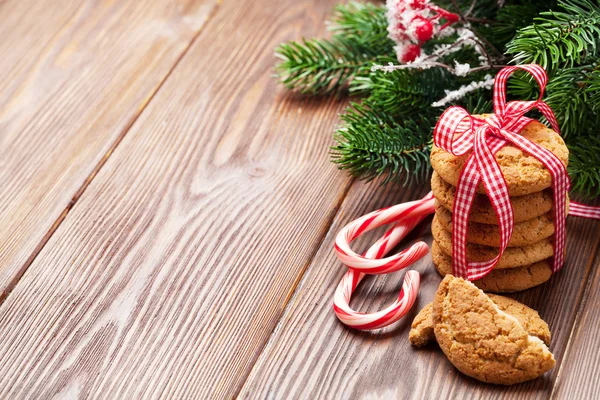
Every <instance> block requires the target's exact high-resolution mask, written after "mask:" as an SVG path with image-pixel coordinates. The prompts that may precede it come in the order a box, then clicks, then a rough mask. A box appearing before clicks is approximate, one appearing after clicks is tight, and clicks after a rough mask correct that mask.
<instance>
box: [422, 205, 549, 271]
mask: <svg viewBox="0 0 600 400" xmlns="http://www.w3.org/2000/svg"><path fill="white" fill-rule="evenodd" d="M431 233H432V234H433V238H434V239H435V241H436V242H437V243H438V245H439V246H440V248H441V249H442V251H443V252H444V253H446V254H447V255H448V256H449V257H452V234H450V233H448V232H446V230H445V229H444V228H442V224H441V223H440V222H439V219H438V216H437V215H435V216H434V217H433V221H432V222H431ZM498 250H499V249H498V248H497V247H489V246H481V245H479V244H473V243H467V259H468V260H469V261H487V260H491V259H492V258H494V257H496V256H497V255H498ZM553 255H554V246H553V240H552V238H547V239H543V240H540V241H539V242H537V243H534V244H531V245H528V246H522V247H509V248H507V249H506V250H504V253H503V254H502V257H500V261H498V264H496V269H504V268H516V267H522V266H524V265H529V264H533V263H535V262H538V261H541V260H544V259H546V258H549V257H552V256H553Z"/></svg>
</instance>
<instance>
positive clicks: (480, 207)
mask: <svg viewBox="0 0 600 400" xmlns="http://www.w3.org/2000/svg"><path fill="white" fill-rule="evenodd" d="M431 190H432V191H433V195H434V197H435V199H436V203H439V204H440V205H442V206H443V207H444V208H446V209H447V210H450V211H452V210H453V209H454V195H455V193H456V188H455V187H454V186H452V185H451V184H449V183H448V182H446V181H444V180H443V179H442V178H441V177H440V175H439V174H438V173H437V172H435V171H434V172H433V175H432V176H431ZM510 202H511V204H512V206H513V214H514V220H515V224H518V223H520V222H523V221H528V220H530V219H532V218H537V217H539V216H542V215H544V214H546V213H548V212H549V211H551V210H552V207H553V205H554V199H553V197H552V190H551V189H547V190H543V191H541V192H536V193H531V194H528V195H526V196H518V197H511V199H510ZM568 205H569V202H568V196H567V209H568ZM469 220H470V221H473V222H478V223H481V224H493V225H497V224H498V220H497V219H496V213H495V212H494V208H493V207H492V204H491V203H490V200H489V198H488V197H487V196H486V195H484V194H478V195H475V199H474V200H473V204H472V206H471V213H470V214H469Z"/></svg>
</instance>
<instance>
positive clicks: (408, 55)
mask: <svg viewBox="0 0 600 400" xmlns="http://www.w3.org/2000/svg"><path fill="white" fill-rule="evenodd" d="M420 55H421V46H420V45H418V44H409V45H408V46H406V49H405V50H404V54H403V55H402V62H403V63H405V64H406V63H409V62H413V61H415V60H416V58H417V57H419V56H420Z"/></svg>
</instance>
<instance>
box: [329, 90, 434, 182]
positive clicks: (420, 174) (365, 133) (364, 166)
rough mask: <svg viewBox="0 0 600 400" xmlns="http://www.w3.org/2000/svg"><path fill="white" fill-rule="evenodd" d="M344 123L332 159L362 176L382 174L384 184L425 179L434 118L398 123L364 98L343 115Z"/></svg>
mask: <svg viewBox="0 0 600 400" xmlns="http://www.w3.org/2000/svg"><path fill="white" fill-rule="evenodd" d="M342 120H343V121H344V122H345V124H346V125H345V126H344V127H343V128H340V129H338V130H337V132H336V134H335V135H334V138H335V140H336V141H337V143H338V144H337V146H335V147H332V149H331V150H332V151H331V154H332V161H333V162H334V163H336V164H338V167H339V168H340V169H345V170H348V171H349V172H350V173H351V174H352V175H354V176H356V177H359V178H360V179H365V180H372V179H374V178H377V177H380V176H383V177H384V180H383V183H387V182H390V181H392V180H401V179H402V177H403V178H404V179H403V184H404V185H407V184H410V183H413V182H423V181H424V180H425V179H426V178H427V177H428V176H429V172H430V170H431V166H430V164H429V152H430V147H431V144H430V138H431V131H432V129H433V123H434V121H435V119H434V117H432V116H430V117H429V118H422V119H421V120H419V121H414V120H408V121H407V122H406V123H403V124H401V123H399V122H398V121H396V120H394V119H393V118H391V117H390V115H389V114H388V113H386V112H382V111H380V110H378V109H376V108H375V107H374V106H373V104H370V103H369V101H368V100H365V101H364V102H363V103H362V104H357V103H352V104H351V107H350V108H349V109H348V110H347V112H346V114H344V115H342Z"/></svg>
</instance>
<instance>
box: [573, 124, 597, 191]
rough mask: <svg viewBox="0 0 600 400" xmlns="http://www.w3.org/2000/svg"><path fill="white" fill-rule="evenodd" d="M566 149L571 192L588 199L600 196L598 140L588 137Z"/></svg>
mask: <svg viewBox="0 0 600 400" xmlns="http://www.w3.org/2000/svg"><path fill="white" fill-rule="evenodd" d="M568 147H569V154H570V157H569V167H568V171H569V177H570V178H571V188H572V190H573V191H574V192H576V193H579V194H582V195H584V196H586V197H590V198H593V197H598V196H600V168H598V165H600V138H599V137H598V136H596V135H590V136H588V137H586V138H585V139H579V140H576V141H575V143H572V144H568Z"/></svg>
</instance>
